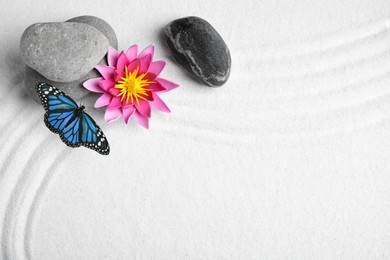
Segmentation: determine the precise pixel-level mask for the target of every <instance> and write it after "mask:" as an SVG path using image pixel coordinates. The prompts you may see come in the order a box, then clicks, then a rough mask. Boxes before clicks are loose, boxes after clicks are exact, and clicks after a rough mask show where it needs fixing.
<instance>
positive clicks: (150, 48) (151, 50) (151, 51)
mask: <svg viewBox="0 0 390 260" xmlns="http://www.w3.org/2000/svg"><path fill="white" fill-rule="evenodd" d="M149 54H150V55H152V57H153V55H154V46H153V45H149V46H148V47H146V48H145V49H144V50H143V51H142V52H141V53H140V55H139V56H138V58H139V59H140V58H142V57H144V56H146V55H149Z"/></svg>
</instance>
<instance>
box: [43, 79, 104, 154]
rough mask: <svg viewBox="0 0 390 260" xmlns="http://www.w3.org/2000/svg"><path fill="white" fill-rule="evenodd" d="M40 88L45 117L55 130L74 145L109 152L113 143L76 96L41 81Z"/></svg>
mask: <svg viewBox="0 0 390 260" xmlns="http://www.w3.org/2000/svg"><path fill="white" fill-rule="evenodd" d="M36 92H37V93H38V96H39V98H40V100H41V103H42V105H43V107H44V108H45V110H46V113H45V117H44V121H45V124H46V126H47V128H49V129H50V130H51V131H52V132H54V133H57V134H59V135H60V138H61V140H62V141H63V142H64V143H65V144H66V145H67V146H70V147H79V146H81V145H83V146H85V147H87V148H90V149H93V150H95V151H97V152H98V153H101V154H109V152H110V147H109V144H108V141H107V138H106V137H105V135H104V133H103V131H102V130H101V129H100V127H99V126H98V125H97V124H96V123H95V121H94V120H93V119H92V118H91V117H90V116H89V115H88V114H86V113H84V112H83V111H82V110H81V111H80V108H79V106H78V105H77V104H76V102H74V100H73V99H72V98H70V97H69V96H67V95H65V94H64V93H63V92H62V91H60V90H59V89H57V88H56V87H53V86H51V85H49V84H47V83H38V84H37V85H36Z"/></svg>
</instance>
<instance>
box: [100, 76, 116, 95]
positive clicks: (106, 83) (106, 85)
mask: <svg viewBox="0 0 390 260" xmlns="http://www.w3.org/2000/svg"><path fill="white" fill-rule="evenodd" d="M99 86H100V87H101V88H102V89H103V90H104V91H106V92H108V91H109V90H110V89H111V88H113V87H114V86H115V81H113V80H112V79H103V80H101V81H99Z"/></svg>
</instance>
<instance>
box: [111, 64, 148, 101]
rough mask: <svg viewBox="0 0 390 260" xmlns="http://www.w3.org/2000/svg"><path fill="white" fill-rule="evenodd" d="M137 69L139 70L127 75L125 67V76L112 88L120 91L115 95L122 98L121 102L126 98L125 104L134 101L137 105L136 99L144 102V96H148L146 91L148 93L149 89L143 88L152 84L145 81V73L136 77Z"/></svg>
mask: <svg viewBox="0 0 390 260" xmlns="http://www.w3.org/2000/svg"><path fill="white" fill-rule="evenodd" d="M138 69H139V68H137V69H136V70H134V71H133V72H131V73H129V71H128V69H127V66H125V76H124V77H122V78H121V80H119V81H118V83H117V84H115V86H114V87H115V88H117V89H120V90H121V92H119V94H118V95H117V96H118V97H122V98H121V102H122V101H123V100H124V99H125V98H126V104H127V103H128V102H129V99H130V100H131V102H132V103H133V102H134V100H135V101H136V102H137V104H138V105H139V100H138V99H143V100H146V98H145V96H148V94H147V93H146V91H150V90H151V89H148V88H145V87H147V86H149V85H150V84H152V83H154V82H153V81H150V80H148V79H145V76H146V74H147V72H146V73H144V74H141V75H139V76H137V74H138Z"/></svg>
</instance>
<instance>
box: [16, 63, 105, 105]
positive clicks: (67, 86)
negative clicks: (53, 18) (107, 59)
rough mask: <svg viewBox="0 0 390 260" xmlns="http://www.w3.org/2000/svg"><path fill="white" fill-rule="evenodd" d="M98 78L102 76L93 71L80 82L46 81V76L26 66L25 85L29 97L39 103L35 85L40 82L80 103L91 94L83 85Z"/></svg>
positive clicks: (79, 80)
mask: <svg viewBox="0 0 390 260" xmlns="http://www.w3.org/2000/svg"><path fill="white" fill-rule="evenodd" d="M97 77H100V74H99V73H98V72H97V71H96V70H95V69H93V70H91V71H90V72H89V73H88V74H87V75H85V76H83V77H81V78H80V79H78V80H75V81H72V82H55V81H52V80H48V79H46V78H45V77H44V76H42V75H41V74H39V72H37V71H35V70H34V69H32V68H30V67H28V66H26V69H25V77H24V85H25V89H26V93H27V94H28V96H31V97H32V98H33V99H34V100H35V101H36V102H38V103H40V100H39V98H38V95H37V93H36V92H35V84H36V83H38V82H45V83H48V84H49V85H52V86H55V87H56V88H58V89H60V90H61V91H63V92H64V93H65V94H67V95H68V96H70V97H71V98H72V99H74V100H75V101H79V100H80V99H82V98H83V97H85V96H86V95H88V94H90V93H91V92H90V91H89V90H87V89H86V88H84V87H83V83H84V82H85V81H87V80H88V79H90V78H97Z"/></svg>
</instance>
